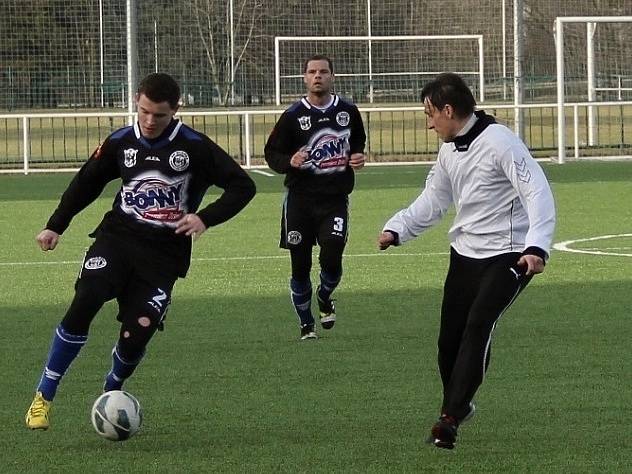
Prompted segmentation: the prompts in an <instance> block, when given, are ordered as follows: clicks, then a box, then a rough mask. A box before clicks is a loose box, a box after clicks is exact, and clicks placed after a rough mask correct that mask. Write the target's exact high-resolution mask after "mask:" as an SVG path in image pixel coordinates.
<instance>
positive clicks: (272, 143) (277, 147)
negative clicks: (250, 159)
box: [264, 112, 308, 174]
mask: <svg viewBox="0 0 632 474" xmlns="http://www.w3.org/2000/svg"><path fill="white" fill-rule="evenodd" d="M294 140H295V139H294V137H293V129H292V123H291V117H290V116H289V114H288V113H287V112H284V113H283V114H282V115H281V117H280V118H279V120H278V121H277V123H276V124H275V126H274V129H273V130H272V132H271V133H270V136H269V137H268V141H267V142H266V145H265V148H264V155H265V160H266V163H268V166H269V167H270V169H272V170H274V171H276V172H277V173H280V174H285V173H287V172H288V171H290V170H291V169H292V168H300V166H301V165H302V164H303V163H304V162H305V160H306V159H307V157H308V153H307V152H306V151H304V150H298V151H297V150H295V149H293V145H292V144H293V143H294Z"/></svg>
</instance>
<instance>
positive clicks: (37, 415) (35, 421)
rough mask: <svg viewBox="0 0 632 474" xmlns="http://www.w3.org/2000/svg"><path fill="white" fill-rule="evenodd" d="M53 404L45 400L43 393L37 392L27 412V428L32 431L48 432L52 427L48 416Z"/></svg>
mask: <svg viewBox="0 0 632 474" xmlns="http://www.w3.org/2000/svg"><path fill="white" fill-rule="evenodd" d="M50 407H51V402H49V401H48V400H45V399H44V396H43V395H42V392H37V393H36V394H35V398H34V399H33V402H32V403H31V406H30V407H29V409H28V411H27V412H26V426H27V427H28V428H30V429H32V430H47V429H48V427H49V426H50V423H49V421H48V414H49V413H50Z"/></svg>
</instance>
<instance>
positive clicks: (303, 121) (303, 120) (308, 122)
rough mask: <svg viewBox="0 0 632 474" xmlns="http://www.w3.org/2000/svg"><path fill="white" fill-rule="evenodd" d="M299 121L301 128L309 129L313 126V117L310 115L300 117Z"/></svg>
mask: <svg viewBox="0 0 632 474" xmlns="http://www.w3.org/2000/svg"><path fill="white" fill-rule="evenodd" d="M298 123H299V125H300V126H301V130H309V129H310V128H312V118H311V117H310V116H309V115H304V116H302V117H299V118H298Z"/></svg>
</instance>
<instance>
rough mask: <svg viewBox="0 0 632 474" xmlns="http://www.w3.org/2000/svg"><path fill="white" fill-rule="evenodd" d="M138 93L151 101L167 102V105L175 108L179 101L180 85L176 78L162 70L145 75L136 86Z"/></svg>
mask: <svg viewBox="0 0 632 474" xmlns="http://www.w3.org/2000/svg"><path fill="white" fill-rule="evenodd" d="M137 92H138V94H139V95H140V94H145V96H146V97H147V98H148V99H149V100H151V101H152V102H157V103H158V102H169V107H171V108H172V109H175V108H177V107H178V103H179V102H180V86H179V85H178V83H177V82H176V80H175V79H174V78H173V77H171V76H170V75H169V74H165V73H164V72H154V73H152V74H149V75H148V76H145V78H144V79H143V80H142V81H140V84H139V86H138V91H137Z"/></svg>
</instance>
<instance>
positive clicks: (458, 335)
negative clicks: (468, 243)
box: [437, 249, 480, 412]
mask: <svg viewBox="0 0 632 474" xmlns="http://www.w3.org/2000/svg"><path fill="white" fill-rule="evenodd" d="M479 271H480V267H479V266H478V265H477V263H476V260H474V259H469V258H466V257H463V256H462V255H459V254H458V253H457V252H456V251H455V250H454V249H451V250H450V265H449V268H448V273H447V275H446V279H445V283H444V287H443V300H442V303H441V324H440V328H439V339H438V344H437V346H438V353H437V359H438V364H439V374H440V375H441V383H442V385H443V402H442V410H441V411H442V412H444V409H445V406H446V402H447V401H446V394H447V390H448V385H449V383H450V379H451V377H452V371H453V369H454V364H455V362H456V359H457V355H458V353H459V348H460V346H461V339H462V336H463V331H464V330H465V325H466V323H467V316H468V314H469V311H470V307H471V305H472V303H473V301H474V298H475V297H476V294H477V292H478V283H479V280H478V278H479Z"/></svg>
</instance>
